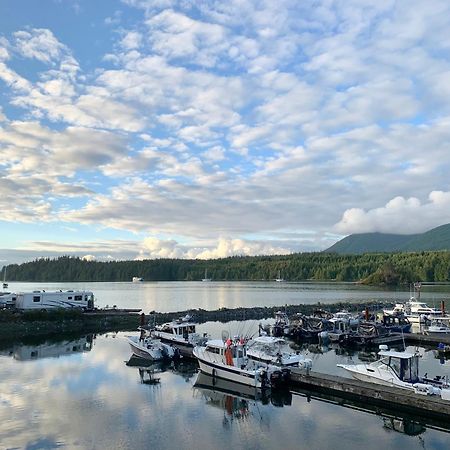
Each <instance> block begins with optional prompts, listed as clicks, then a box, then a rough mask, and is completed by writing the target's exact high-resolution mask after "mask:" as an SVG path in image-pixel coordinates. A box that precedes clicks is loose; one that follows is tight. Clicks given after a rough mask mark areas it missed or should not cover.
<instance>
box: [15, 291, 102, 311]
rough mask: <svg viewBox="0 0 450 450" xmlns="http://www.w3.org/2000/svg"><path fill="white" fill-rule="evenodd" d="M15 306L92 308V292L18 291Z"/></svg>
mask: <svg viewBox="0 0 450 450" xmlns="http://www.w3.org/2000/svg"><path fill="white" fill-rule="evenodd" d="M16 308H17V309H20V310H29V309H38V310H41V311H44V310H48V309H55V308H78V309H82V310H83V311H88V310H91V309H94V294H93V293H92V292H90V291H48V292H47V291H33V292H19V293H18V294H17V296H16Z"/></svg>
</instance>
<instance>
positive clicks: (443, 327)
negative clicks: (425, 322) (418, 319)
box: [424, 319, 450, 336]
mask: <svg viewBox="0 0 450 450" xmlns="http://www.w3.org/2000/svg"><path fill="white" fill-rule="evenodd" d="M424 334H427V335H431V336H433V335H434V336H442V335H446V334H450V326H448V325H447V324H445V323H443V322H441V321H440V320H438V319H436V320H433V321H432V322H431V325H429V326H428V328H427V329H426V330H425V331H424Z"/></svg>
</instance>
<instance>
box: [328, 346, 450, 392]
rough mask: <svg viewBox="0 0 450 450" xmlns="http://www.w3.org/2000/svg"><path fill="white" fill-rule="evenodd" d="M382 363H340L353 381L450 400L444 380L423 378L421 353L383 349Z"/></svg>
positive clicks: (447, 386)
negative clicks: (420, 361) (420, 365)
mask: <svg viewBox="0 0 450 450" xmlns="http://www.w3.org/2000/svg"><path fill="white" fill-rule="evenodd" d="M378 356H379V357H380V359H379V360H377V361H375V362H372V363H370V364H352V365H345V364H338V365H337V367H340V368H342V369H345V370H346V371H347V372H349V373H350V374H351V375H352V377H353V378H355V379H357V380H361V381H366V382H369V383H377V384H381V385H384V386H394V387H398V388H401V389H408V390H410V391H413V392H415V393H416V394H423V395H438V396H440V397H441V398H442V399H443V400H449V401H450V386H449V384H448V382H447V380H445V379H444V378H443V377H436V378H434V379H429V378H427V377H426V376H425V377H423V378H420V377H419V354H417V353H410V352H396V351H392V350H388V349H387V346H385V345H383V346H380V351H379V352H378Z"/></svg>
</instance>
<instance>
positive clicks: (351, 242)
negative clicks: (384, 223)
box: [324, 223, 450, 254]
mask: <svg viewBox="0 0 450 450" xmlns="http://www.w3.org/2000/svg"><path fill="white" fill-rule="evenodd" d="M439 250H450V223H448V224H444V225H440V226H438V227H436V228H432V229H431V230H428V231H425V232H424V233H417V234H390V233H358V234H351V235H349V236H346V237H345V238H343V239H341V240H340V241H338V242H336V243H335V244H333V245H332V246H331V247H329V248H327V249H326V250H324V252H325V253H339V254H362V253H378V252H420V251H439Z"/></svg>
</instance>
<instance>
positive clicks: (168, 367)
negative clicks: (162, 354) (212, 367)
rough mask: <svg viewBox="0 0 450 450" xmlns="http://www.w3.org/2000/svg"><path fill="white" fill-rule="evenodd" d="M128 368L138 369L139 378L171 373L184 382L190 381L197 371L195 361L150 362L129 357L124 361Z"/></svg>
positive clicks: (133, 356)
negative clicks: (178, 376)
mask: <svg viewBox="0 0 450 450" xmlns="http://www.w3.org/2000/svg"><path fill="white" fill-rule="evenodd" d="M126 365H127V366H128V367H134V368H136V369H139V376H140V377H141V378H142V376H144V377H145V376H148V375H150V374H161V373H163V372H172V373H175V374H178V375H181V376H182V377H183V378H184V379H185V380H186V381H188V380H190V379H191V378H192V377H193V376H194V375H195V374H196V373H197V370H198V364H197V362H195V361H192V360H187V359H175V360H169V359H163V360H159V361H151V360H149V359H143V358H139V357H138V356H136V355H131V357H130V359H129V360H128V361H126Z"/></svg>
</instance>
